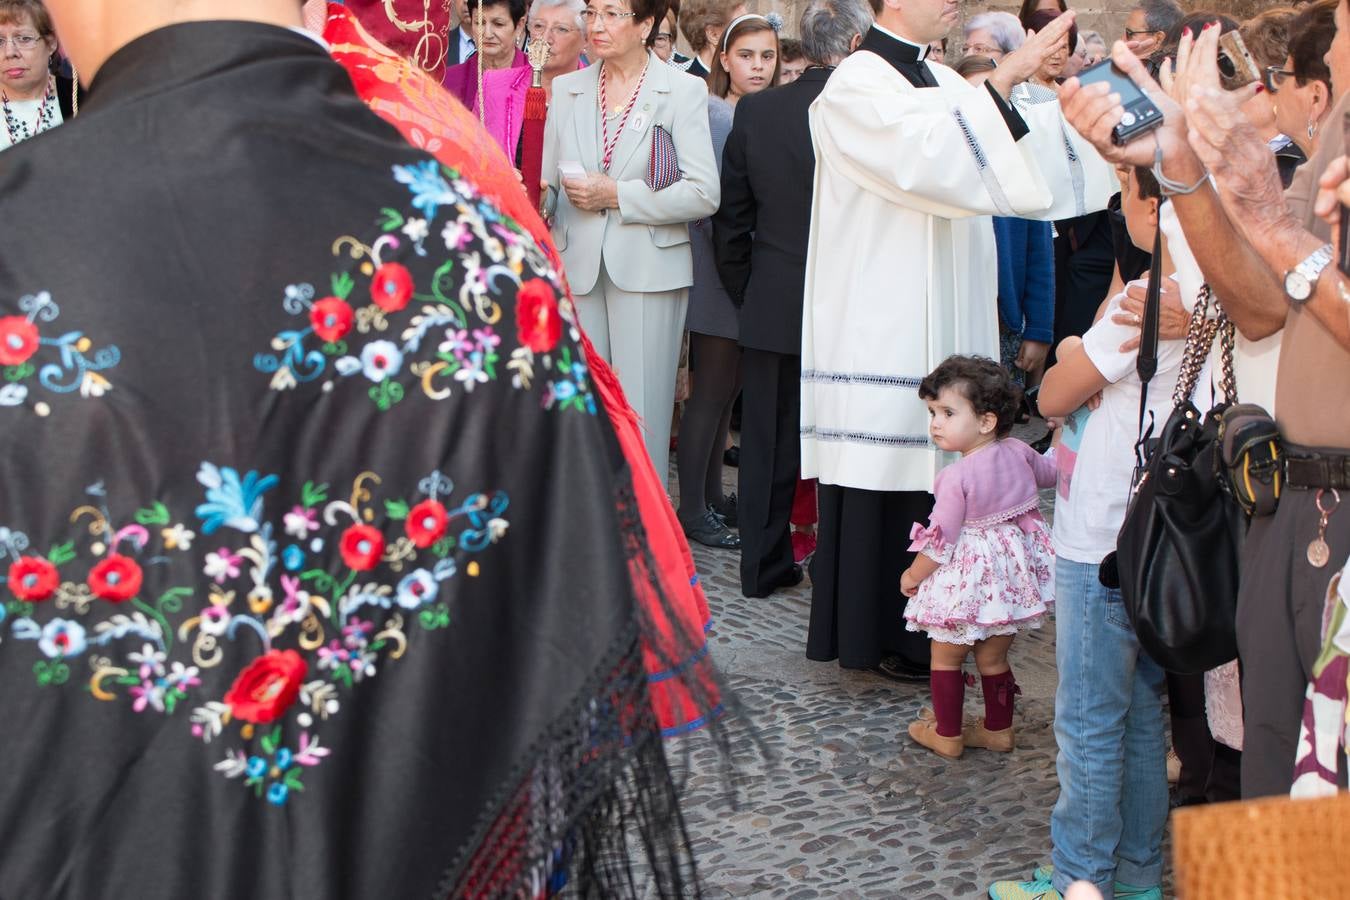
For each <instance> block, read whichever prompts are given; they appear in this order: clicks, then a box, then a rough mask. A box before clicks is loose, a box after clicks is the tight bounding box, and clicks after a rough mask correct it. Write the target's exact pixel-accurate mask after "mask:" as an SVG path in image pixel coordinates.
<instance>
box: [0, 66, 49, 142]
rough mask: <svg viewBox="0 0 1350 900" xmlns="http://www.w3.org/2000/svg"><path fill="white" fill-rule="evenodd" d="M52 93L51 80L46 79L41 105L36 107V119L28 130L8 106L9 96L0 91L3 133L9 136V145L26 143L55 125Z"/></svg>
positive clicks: (25, 124) (25, 123) (24, 123)
mask: <svg viewBox="0 0 1350 900" xmlns="http://www.w3.org/2000/svg"><path fill="white" fill-rule="evenodd" d="M52 93H53V91H52V79H51V78H50V77H48V78H47V88H46V90H44V91H43V92H42V103H41V105H40V106H38V114H37V119H36V120H35V121H34V122H33V127H32V129H31V130H30V129H29V127H28V123H27V122H21V121H19V117H18V116H16V115H15V114H14V110H13V108H12V107H10V105H9V103H10V100H9V95H8V94H6V93H4V92H3V91H0V107H3V108H4V113H5V131H6V132H7V133H8V134H9V142H10V144H17V143H19V142H20V141H26V140H28V139H29V138H31V137H33V136H35V135H38V134H41V133H42V132H44V131H46V130H47V129H49V128H51V127H52V126H53V125H55V124H56V123H55V122H54V121H53V114H52V109H51V98H52Z"/></svg>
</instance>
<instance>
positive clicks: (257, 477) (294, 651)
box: [0, 462, 510, 805]
mask: <svg viewBox="0 0 1350 900" xmlns="http://www.w3.org/2000/svg"><path fill="white" fill-rule="evenodd" d="M197 481H198V482H199V483H200V484H201V486H202V487H203V488H204V489H205V497H204V500H203V502H201V503H200V504H198V505H197V506H196V507H195V509H194V510H193V515H194V516H195V517H196V520H197V522H196V526H195V530H194V529H193V528H189V527H188V525H186V524H185V518H180V517H179V516H177V515H176V514H175V513H174V512H173V511H171V510H170V509H169V507H168V506H166V505H165V504H164V503H161V502H151V503H149V504H148V505H147V506H145V507H144V508H142V509H139V510H136V511H135V512H134V513H133V514H131V515H130V516H128V517H127V518H128V519H129V521H125V523H124V524H122V520H121V519H120V518H119V514H117V513H114V511H113V510H111V509H109V507H108V503H107V491H106V489H105V488H104V487H103V485H102V484H95V485H93V486H92V487H90V488H88V491H87V492H88V495H89V499H88V502H87V503H86V504H84V505H81V506H79V507H78V508H77V509H75V510H74V512H72V513H71V514H70V517H69V522H70V526H71V528H72V529H73V530H74V535H75V536H74V538H73V539H71V540H69V541H66V542H63V543H61V544H58V545H56V546H54V547H51V548H49V549H48V550H47V551H46V552H45V553H43V552H33V550H32V548H30V546H29V539H28V537H27V536H26V535H25V534H23V533H22V532H19V531H17V530H13V529H10V528H0V559H8V560H9V565H8V570H7V578H6V582H7V585H8V589H9V594H10V596H9V597H7V598H6V602H5V603H4V605H3V606H0V633H3V623H4V622H6V620H8V621H9V629H8V630H9V635H10V637H12V639H13V640H15V641H21V642H32V644H33V645H34V647H35V649H36V654H35V656H36V661H35V662H34V664H33V667H32V671H33V674H34V677H35V679H36V681H37V684H38V685H39V686H43V687H47V686H53V687H54V686H61V685H66V684H68V683H73V682H83V684H84V687H85V690H87V692H88V693H89V695H90V696H92V697H93V698H94V699H96V700H100V701H104V702H119V701H123V702H125V701H130V707H131V709H132V711H133V712H135V713H138V714H144V715H162V716H171V715H174V714H175V713H176V712H177V711H178V709H179V708H180V707H182V706H184V705H186V704H188V703H189V702H191V703H192V704H195V705H194V706H193V707H192V710H191V712H190V713H189V715H188V719H189V723H188V727H189V728H190V730H191V733H192V735H193V736H194V737H195V738H197V739H199V740H201V741H203V742H205V743H208V744H210V743H213V742H215V743H217V744H220V743H223V744H226V749H225V751H224V758H223V759H222V760H221V761H220V762H218V763H217V764H216V765H215V770H216V771H218V772H220V773H221V774H222V775H223V776H224V777H226V778H235V779H242V783H243V784H244V785H246V786H248V787H251V788H252V789H253V790H254V792H255V794H256V795H257V796H258V797H264V796H265V797H266V799H267V800H268V801H270V802H271V803H274V804H277V805H282V804H284V803H285V802H286V801H287V799H288V797H289V796H290V794H291V793H292V792H294V791H300V790H303V788H304V783H303V777H304V775H303V773H304V771H305V769H306V768H309V767H313V766H317V765H319V764H320V763H321V762H322V760H323V758H324V757H326V756H327V755H328V754H329V749H328V747H326V746H324V745H323V744H322V743H321V739H320V733H321V731H322V723H323V722H324V721H326V720H327V719H329V718H331V717H333V716H335V715H337V714H338V713H339V712H340V711H341V709H342V704H343V701H344V692H345V691H350V690H351V689H352V688H353V686H354V685H355V684H357V683H359V682H361V681H364V680H366V679H370V678H374V677H376V675H377V674H378V673H379V672H380V671H381V670H382V668H383V667H384V665H386V664H387V663H389V662H392V661H394V660H398V659H400V658H401V657H402V656H403V655H404V654H405V653H407V652H408V650H409V648H410V642H411V640H412V639H411V637H410V631H414V630H416V629H420V630H423V631H435V630H437V629H443V628H447V627H449V626H450V624H451V618H452V616H451V614H452V610H451V607H450V605H449V603H448V602H447V601H446V599H445V598H443V597H442V590H441V588H442V585H443V584H444V583H445V582H447V581H450V580H451V579H454V578H456V577H461V573H463V576H467V577H469V578H476V577H478V575H479V574H480V564H479V562H478V561H477V560H476V559H469V557H472V556H475V555H477V554H480V553H482V552H483V551H485V550H487V549H488V548H490V547H491V546H492V545H493V544H495V543H497V542H498V541H500V540H501V539H502V538H503V537H504V536H505V534H506V532H507V529H508V522H507V520H506V518H505V514H506V510H507V507H508V506H509V502H510V501H509V499H508V497H507V495H506V494H505V493H504V492H502V491H494V492H490V493H471V494H468V495H467V496H463V497H462V498H461V499H459V500H458V501H453V500H452V499H451V498H452V497H453V496H454V495H455V494H456V489H455V485H454V483H453V482H451V480H450V479H449V478H448V477H446V476H445V475H444V474H442V473H440V472H432V473H431V474H430V475H428V476H427V477H426V478H423V479H422V480H421V481H420V482H419V483H418V484H417V486H416V492H415V493H413V494H403V495H392V496H389V497H387V498H385V499H383V500H382V501H381V503H382V505H380V506H376V505H375V503H376V498H375V493H374V492H375V490H376V489H378V488H379V487H380V486H381V480H380V477H379V476H378V475H377V474H376V473H374V472H362V473H360V474H359V475H358V476H357V477H356V478H355V480H354V481H353V482H352V485H351V488H350V492H349V493H348V494H347V495H346V496H339V495H337V494H336V492H334V491H333V489H332V488H331V487H330V486H329V485H327V484H316V483H314V482H306V483H305V484H304V485H303V487H301V489H300V492H299V496H298V497H295V498H292V502H290V503H288V504H281V503H268V495H269V494H270V493H271V492H272V491H274V490H275V489H276V487H277V485H278V479H277V477H276V476H273V475H262V474H260V473H258V472H245V473H240V472H238V471H236V470H235V469H232V468H229V467H225V466H217V465H215V464H213V463H209V462H206V463H202V465H201V467H200V469H199V470H198V473H197ZM282 510H286V511H285V512H284V513H283V512H282ZM123 515H124V513H123ZM377 521H378V522H381V523H382V524H380V525H376V524H373V523H375V522H377ZM334 542H336V546H337V549H338V551H339V553H338V554H337V555H334V554H332V553H331V551H330V552H327V553H325V548H326V547H328V546H330V545H332V544H334ZM194 547H195V549H196V550H197V551H198V553H197V554H193V553H192V551H193V549H194ZM208 547H209V548H210V549H209V550H207V548H208ZM203 550H206V552H205V553H201V551H203ZM321 558H332V559H334V561H335V564H336V567H335V568H332V567H328V566H325V565H324V564H323V563H321V562H318V560H319V559H321ZM338 558H340V559H341V563H336V560H337V559H338ZM312 559H313V560H314V562H311V560H312ZM198 565H200V566H201V571H202V573H203V574H204V575H205V576H206V581H205V583H206V584H207V588H206V589H205V591H204V592H202V591H200V590H198V589H194V587H192V586H191V585H192V584H193V582H195V581H196V580H197V579H195V578H183V575H184V573H185V566H191V567H193V568H195V567H196V566H198ZM170 572H176V573H178V574H177V577H175V576H173V575H170V574H169V573H170ZM184 582H185V583H184ZM227 657H228V658H229V663H228V664H229V665H231V666H237V667H238V675H237V677H236V678H235V679H234V683H233V685H232V686H231V687H230V689H229V690H228V691H226V692H225V693H224V695H223V696H221V697H219V698H212V697H200V696H197V694H198V691H197V690H196V689H197V688H199V687H200V686H201V684H202V680H201V675H202V673H203V671H205V670H207V669H212V668H215V667H217V666H222V665H226V664H227V663H226V660H227ZM77 659H78V660H79V661H80V662H81V663H83V664H86V665H87V670H86V668H85V665H80V666H77V665H76V660H77ZM86 671H87V678H86ZM286 734H290V735H293V736H294V737H293V739H291V740H289V741H288V740H286V739H284V738H283V735H286Z"/></svg>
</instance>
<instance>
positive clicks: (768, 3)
mask: <svg viewBox="0 0 1350 900" xmlns="http://www.w3.org/2000/svg"><path fill="white" fill-rule="evenodd" d="M1134 2H1135V0H1089V2H1087V3H1083V4H1078V3H1071V4H1070V5H1071V6H1072V8H1073V9H1075V10H1077V11H1078V27H1079V29H1081V30H1084V31H1098V32H1101V34H1102V36H1103V37H1105V38H1106V40H1107V42H1108V43H1109V42H1110V41H1113V40H1115V39H1116V38H1119V37H1121V36H1122V34H1123V32H1124V30H1125V17H1126V16H1127V15H1129V11H1130V9H1131V8H1132V7H1133V6H1134ZM746 5H747V8H748V9H749V10H750V11H751V12H757V13H763V14H767V13H768V12H770V11H773V12H776V13H778V14H779V15H781V16H782V17H783V36H784V37H795V36H796V34H797V19H798V18H799V17H800V16H801V12H802V8H803V7H804V6H805V5H806V0H748V3H747V4H746ZM1020 8H1021V4H1020V3H1017V4H1012V5H1009V4H1007V3H979V2H974V3H962V4H961V24H958V25H957V26H956V27H955V28H953V29H952V33H951V36H950V45H949V52H950V53H951V55H952V57H953V59H955V58H956V57H958V56H959V55H960V48H961V28H962V25H963V24H964V23H965V20H966V19H968V18H970V17H971V16H975V15H978V14H979V13H982V12H984V11H985V10H997V11H1001V12H1010V13H1012V14H1013V15H1017V11H1018V9H1020Z"/></svg>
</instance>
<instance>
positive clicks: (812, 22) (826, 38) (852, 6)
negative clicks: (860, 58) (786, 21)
mask: <svg viewBox="0 0 1350 900" xmlns="http://www.w3.org/2000/svg"><path fill="white" fill-rule="evenodd" d="M871 27H872V10H871V9H870V8H869V7H868V6H867V4H866V3H863V2H861V0H853V2H840V3H811V4H809V5H808V6H807V7H806V9H805V10H803V11H802V17H801V22H800V24H799V25H798V29H797V30H798V33H799V34H800V35H801V41H802V53H803V54H804V55H805V56H806V58H807V59H808V60H810V61H811V62H812V63H815V64H816V65H822V66H833V65H837V64H838V63H839V62H840V61H841V60H842V59H843V58H844V57H845V56H848V55H849V54H850V53H852V52H853V48H854V46H855V45H856V44H857V42H858V40H859V36H860V35H864V34H867V30H868V29H869V28H871Z"/></svg>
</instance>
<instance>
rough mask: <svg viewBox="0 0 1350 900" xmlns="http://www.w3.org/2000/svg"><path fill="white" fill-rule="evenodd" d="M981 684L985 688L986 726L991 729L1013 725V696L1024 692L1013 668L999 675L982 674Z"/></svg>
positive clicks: (995, 729) (998, 729)
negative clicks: (1018, 683)
mask: <svg viewBox="0 0 1350 900" xmlns="http://www.w3.org/2000/svg"><path fill="white" fill-rule="evenodd" d="M980 685H981V687H983V688H984V727H985V728H987V729H989V730H990V731H1002V730H1003V729H1005V728H1009V727H1011V726H1012V720H1013V697H1014V696H1016V695H1017V694H1020V693H1022V690H1021V688H1019V687H1018V686H1017V679H1015V678H1013V673H1012V669H1009V670H1008V671H1006V672H1000V673H999V674H997V675H981V676H980Z"/></svg>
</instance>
